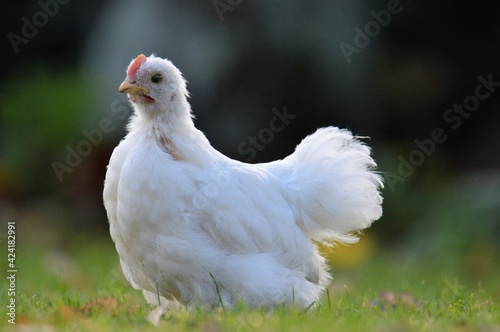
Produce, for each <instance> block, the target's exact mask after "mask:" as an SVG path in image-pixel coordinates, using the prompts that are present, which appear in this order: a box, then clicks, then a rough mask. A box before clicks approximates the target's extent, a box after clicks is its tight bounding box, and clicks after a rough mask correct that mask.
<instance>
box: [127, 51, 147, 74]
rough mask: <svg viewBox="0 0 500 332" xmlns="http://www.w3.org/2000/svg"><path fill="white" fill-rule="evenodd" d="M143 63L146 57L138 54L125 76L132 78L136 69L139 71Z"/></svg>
mask: <svg viewBox="0 0 500 332" xmlns="http://www.w3.org/2000/svg"><path fill="white" fill-rule="evenodd" d="M144 61H146V56H145V55H144V54H140V55H139V56H138V57H137V58H135V60H134V62H132V64H131V65H130V67H129V68H128V72H127V75H128V76H134V75H135V73H136V71H137V69H139V67H140V66H141V65H142V64H143V62H144Z"/></svg>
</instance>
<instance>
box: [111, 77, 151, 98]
mask: <svg viewBox="0 0 500 332" xmlns="http://www.w3.org/2000/svg"><path fill="white" fill-rule="evenodd" d="M118 92H119V93H137V94H140V93H143V94H146V95H147V94H149V90H148V89H146V88H145V87H143V86H140V85H138V84H137V83H135V82H130V81H129V80H125V81H123V83H122V84H120V87H119V88H118Z"/></svg>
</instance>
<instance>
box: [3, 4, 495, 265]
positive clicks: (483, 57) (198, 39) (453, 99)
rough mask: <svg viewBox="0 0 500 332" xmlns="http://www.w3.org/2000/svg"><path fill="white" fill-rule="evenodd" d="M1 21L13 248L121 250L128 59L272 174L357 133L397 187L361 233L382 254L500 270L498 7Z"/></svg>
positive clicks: (19, 10)
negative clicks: (315, 144) (110, 193)
mask: <svg viewBox="0 0 500 332" xmlns="http://www.w3.org/2000/svg"><path fill="white" fill-rule="evenodd" d="M4 12H6V13H7V14H6V15H4V17H3V19H2V20H1V26H2V34H3V38H2V53H1V54H2V61H1V63H3V64H4V67H3V70H2V73H3V74H2V75H1V76H0V81H1V82H0V84H1V86H2V89H0V105H1V106H0V107H1V108H0V142H1V143H0V217H1V218H2V223H3V222H4V221H5V222H6V221H7V220H11V219H14V220H16V221H17V222H18V224H19V225H20V226H19V227H20V228H22V229H23V230H24V231H23V232H24V234H25V236H24V239H23V238H22V237H21V238H20V239H19V240H18V241H19V243H23V241H26V242H28V241H31V239H45V242H46V243H51V245H54V246H64V245H66V243H67V242H71V241H72V239H74V238H75V237H77V236H87V237H89V238H93V237H105V238H107V237H109V235H108V224H107V220H106V215H105V211H104V208H103V205H102V194H101V193H102V187H103V180H104V174H105V169H106V165H107V162H108V160H109V156H110V154H111V152H112V150H113V148H114V147H115V146H116V145H117V144H118V142H119V141H120V139H121V138H122V137H123V136H124V134H125V131H124V127H125V124H126V122H127V120H126V119H127V117H128V115H129V114H130V108H129V106H128V103H127V100H126V97H125V96H122V95H118V93H117V90H118V86H119V84H120V83H121V82H122V80H123V79H124V77H125V69H126V68H127V66H128V64H129V62H130V61H131V60H132V59H133V58H135V57H136V56H137V55H138V54H140V53H144V54H146V55H149V54H151V53H155V54H157V55H158V56H161V57H166V58H169V59H170V60H172V62H173V63H174V64H175V65H176V66H177V67H178V68H179V69H180V70H181V71H182V72H183V73H184V76H185V77H186V79H187V80H188V81H189V84H188V89H189V91H190V93H191V99H190V102H191V105H192V107H193V110H194V114H195V115H196V125H197V127H198V128H199V129H201V130H202V131H203V132H205V134H206V135H207V137H208V138H209V140H210V141H211V142H212V144H213V145H214V146H215V147H216V148H217V149H218V150H220V151H221V152H223V153H224V154H226V155H228V156H230V157H231V158H234V159H238V160H241V161H250V162H252V163H257V162H265V161H271V160H274V159H279V158H283V157H285V156H286V155H288V154H290V153H291V152H292V151H293V149H294V147H295V146H296V145H297V144H298V143H299V142H300V140H301V139H302V138H304V137H305V136H306V135H308V134H310V133H312V132H313V131H314V130H315V129H316V128H318V127H322V126H330V125H334V126H339V127H345V128H349V129H350V130H352V131H353V132H354V133H356V134H358V135H361V136H369V137H371V139H370V140H368V141H367V143H368V144H369V145H370V146H372V148H373V154H374V157H375V159H376V160H377V162H378V164H379V169H380V171H381V172H382V173H383V174H384V177H385V178H386V188H385V190H384V192H383V195H384V198H385V200H384V216H383V217H382V219H381V220H379V221H378V222H376V223H375V225H374V226H373V227H372V228H371V229H370V230H369V231H368V232H367V233H368V234H369V235H370V236H371V237H372V238H373V239H375V242H376V243H377V245H378V246H379V247H383V248H389V249H391V250H394V251H397V252H404V253H405V255H407V256H413V257H415V258H417V259H421V260H423V261H428V262H432V261H435V262H437V264H439V262H440V255H439V254H440V253H442V252H456V253H458V255H457V257H458V259H459V260H462V259H464V258H467V257H472V259H470V260H469V261H467V262H468V263H467V264H469V265H470V266H469V267H468V268H469V269H470V271H475V272H474V273H478V272H477V271H480V272H479V273H488V266H489V265H495V264H497V263H498V261H499V257H500V255H499V252H500V249H499V247H500V240H499V239H500V83H497V82H500V61H499V59H500V43H499V40H500V39H499V38H500V20H499V19H498V18H499V17H500V3H496V2H487V1H460V2H452V1H430V0H427V1H411V0H401V1H395V0H390V1H369V0H365V1H352V0H344V1H313V2H306V1H298V0H289V1H257V2H256V1H247V0H220V1H219V0H215V1H213V0H212V1H131V0H126V1H123V0H115V1H95V0H92V1H85V2H83V1H76V0H73V1H68V0H59V1H57V0H41V1H39V2H36V1H29V2H28V1H19V2H11V3H9V4H8V6H7V8H6V9H4ZM488 81H489V83H488ZM485 82H486V83H485ZM480 85H482V87H480ZM478 91H479V95H478ZM478 96H479V97H478ZM464 103H465V105H463V104H464ZM460 105H463V106H460ZM284 107H286V109H287V112H288V113H289V114H293V115H295V116H296V117H295V118H293V119H291V120H290V123H289V124H287V125H286V127H285V129H284V130H282V131H281V132H275V133H274V135H273V136H272V139H267V141H266V142H265V144H264V148H261V150H260V151H255V152H256V153H255V155H254V154H251V153H249V152H248V151H247V150H245V149H243V147H248V146H249V145H248V144H249V140H248V137H249V136H255V137H258V135H259V133H260V131H261V130H262V129H263V128H269V126H270V121H271V119H272V118H273V117H275V112H276V110H278V111H280V112H281V111H282V110H283V108H284ZM460 107H462V108H461V110H459V108H460ZM273 110H274V111H273ZM102 121H105V122H108V123H109V122H110V123H112V128H113V129H112V130H108V131H107V132H104V131H102V130H101V128H100V126H101V124H102ZM436 130H437V131H438V132H439V133H440V134H439V135H437V134H435V131H436ZM436 137H437V138H436ZM266 138H267V137H266ZM261 143H262V142H261ZM242 144H243V145H242ZM245 144H246V145H245ZM245 151H247V152H245ZM396 249H397V250H396ZM495 262H496V263H495ZM481 269H482V270H481ZM483 270H484V271H483ZM481 271H482V272H481Z"/></svg>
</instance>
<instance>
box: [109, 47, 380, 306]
mask: <svg viewBox="0 0 500 332" xmlns="http://www.w3.org/2000/svg"><path fill="white" fill-rule="evenodd" d="M119 92H121V93H128V96H129V99H130V101H131V104H132V106H133V108H134V114H133V116H132V117H131V119H130V123H129V125H128V134H127V135H126V137H125V138H124V139H123V140H122V141H121V142H120V144H119V145H118V146H117V147H116V148H115V150H114V152H113V154H112V156H111V159H110V162H109V166H108V170H107V174H106V180H105V186H104V194H103V196H104V205H105V207H106V210H107V214H108V218H109V223H110V232H111V237H112V239H113V240H114V242H115V243H116V248H117V251H118V254H119V256H120V263H121V266H122V269H123V272H124V274H125V276H126V278H127V280H128V281H129V282H130V283H131V285H132V286H133V287H135V288H137V289H141V290H142V291H143V294H144V296H145V298H146V299H147V301H148V302H150V303H151V304H155V305H159V304H162V305H164V304H165V303H168V301H174V302H175V301H178V302H180V303H182V304H184V305H186V306H188V307H202V308H213V307H216V306H219V305H222V306H224V307H225V308H228V307H231V306H232V305H234V304H235V303H238V302H239V301H242V302H243V303H245V304H246V305H247V306H250V307H261V306H264V307H273V306H276V305H285V306H297V307H301V308H304V307H307V306H309V305H311V304H313V303H317V301H318V299H319V297H320V295H321V293H322V291H323V290H324V288H325V286H326V285H327V283H328V281H329V280H330V276H329V274H328V272H327V267H326V264H325V259H324V258H323V257H322V256H321V255H320V254H319V252H318V249H317V247H316V245H315V242H316V241H332V240H333V241H340V242H348V243H352V242H355V241H356V240H357V238H356V237H355V235H354V233H353V232H355V231H357V230H361V229H364V228H366V227H368V226H370V224H371V223H372V222H373V221H374V220H376V219H378V218H380V216H381V215H382V207H381V203H382V197H381V195H380V192H379V189H380V188H381V187H382V179H381V177H380V175H378V174H377V173H376V172H375V171H374V168H375V166H376V164H375V162H374V161H373V159H372V158H371V157H370V149H369V148H368V147H367V146H366V145H365V144H363V143H361V142H360V141H358V139H357V138H356V137H354V136H353V135H352V134H351V133H350V132H349V131H347V130H342V129H338V128H335V127H327V128H321V129H318V130H317V131H316V132H315V133H314V134H312V135H310V136H308V137H307V138H305V139H304V140H303V141H302V142H301V143H300V144H299V145H298V146H297V148H296V150H295V152H294V153H293V154H291V155H290V156H288V157H286V158H285V159H283V160H277V161H274V162H270V163H262V164H254V165H252V164H246V163H242V162H239V161H235V160H232V159H230V158H228V157H226V156H224V155H222V154H221V153H220V152H218V151H217V150H215V149H214V148H213V147H212V146H211V145H210V143H209V142H208V140H207V138H206V137H205V136H204V134H203V133H202V132H200V131H199V130H197V129H196V128H195V126H194V123H193V121H192V114H191V108H190V105H189V103H188V101H187V98H188V92H187V90H186V82H185V80H184V79H183V77H182V74H181V73H180V71H179V70H178V69H177V68H176V67H175V66H174V65H173V64H172V63H171V62H170V61H168V60H166V59H161V58H158V57H156V56H154V55H152V56H150V57H146V56H144V55H142V54H141V55H139V56H138V57H137V58H136V59H134V60H133V61H132V62H131V64H130V65H129V67H128V70H127V77H126V79H125V81H124V82H123V83H122V84H121V85H120V88H119Z"/></svg>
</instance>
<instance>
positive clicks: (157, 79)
mask: <svg viewBox="0 0 500 332" xmlns="http://www.w3.org/2000/svg"><path fill="white" fill-rule="evenodd" d="M162 80H163V76H161V74H154V75H153V76H152V77H151V82H153V83H155V84H158V83H161V81H162Z"/></svg>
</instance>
